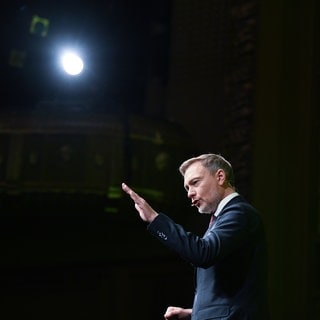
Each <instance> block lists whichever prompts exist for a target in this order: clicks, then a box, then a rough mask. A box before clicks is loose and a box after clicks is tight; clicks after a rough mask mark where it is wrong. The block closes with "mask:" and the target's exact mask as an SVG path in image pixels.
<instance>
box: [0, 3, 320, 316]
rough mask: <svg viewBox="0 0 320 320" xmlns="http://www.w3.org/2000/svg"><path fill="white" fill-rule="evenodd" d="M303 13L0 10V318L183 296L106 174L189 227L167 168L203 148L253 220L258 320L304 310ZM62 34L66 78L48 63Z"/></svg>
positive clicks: (120, 308) (23, 6)
mask: <svg viewBox="0 0 320 320" xmlns="http://www.w3.org/2000/svg"><path fill="white" fill-rule="evenodd" d="M34 15H37V16H39V17H41V18H45V19H47V20H48V21H49V27H48V29H47V30H46V31H47V33H46V34H45V36H42V34H41V32H42V31H43V26H41V25H38V26H37V28H36V29H35V32H30V23H31V21H32V19H33V16H34ZM318 16H319V5H318V3H317V2H316V1H315V0H308V1H298V0H296V1H288V0H281V1H279V0H277V1H252V0H241V1H239V0H237V1H232V0H229V1H218V0H217V1H216V0H214V1H213V0H203V1H201V2H200V1H196V0H193V1H192V0H190V1H189V0H188V1H183V0H175V1H160V0H152V1H147V0H139V1H128V0H123V1H112V0H110V1H84V0H83V1H71V0H66V1H60V2H59V3H54V2H52V1H6V2H4V3H2V9H1V20H0V26H1V30H0V32H1V34H0V36H1V39H0V41H1V47H0V48H1V50H0V81H1V84H0V99H1V100H0V106H1V110H0V217H1V222H0V240H1V241H0V243H1V277H0V282H1V283H0V290H1V291H0V294H1V302H0V306H1V308H0V315H1V318H4V319H20V318H22V317H24V318H25V317H29V318H31V319H40V318H41V319H42V318H46V319H54V318H60V319H65V318H69V319H70V318H72V319H73V318H77V319H106V318H107V319H108V318H118V319H129V318H132V317H139V318H140V319H161V318H163V313H164V312H165V309H166V308H167V306H169V305H177V306H182V307H190V305H191V303H192V298H193V290H194V288H193V270H192V268H191V267H190V266H189V265H188V264H187V263H186V262H185V261H183V260H181V258H179V257H178V256H176V255H175V254H174V253H173V252H171V251H169V250H167V249H166V248H165V247H163V246H161V245H160V244H159V243H158V242H157V241H156V240H155V239H153V238H152V237H150V236H149V234H148V233H147V231H146V226H145V224H144V223H143V222H142V221H140V219H139V218H138V217H137V214H136V212H135V210H134V208H133V206H132V203H131V202H130V200H129V199H128V198H127V197H125V196H124V195H123V193H122V191H121V189H120V184H121V182H122V181H126V182H127V183H129V184H130V185H131V186H133V187H134V188H135V189H136V190H137V191H139V192H140V193H141V194H142V195H143V196H144V197H145V198H146V199H148V200H149V202H150V203H151V204H152V205H153V206H154V207H155V209H157V210H161V211H163V212H165V213H167V214H168V215H170V216H171V217H172V218H173V219H175V220H176V221H177V222H178V223H181V224H183V225H184V226H186V228H187V229H188V230H190V231H193V232H196V233H199V234H202V232H203V230H204V228H205V226H206V224H207V223H208V221H207V219H206V218H205V217H202V216H199V215H197V214H196V212H195V211H194V210H193V209H192V208H191V207H190V205H189V202H188V200H187V198H186V195H185V192H184V190H183V187H182V179H181V177H180V176H179V173H178V171H177V168H178V166H179V164H180V163H181V162H182V161H183V160H185V159H186V158H188V157H190V156H193V155H197V154H199V153H204V152H215V153H222V154H223V155H224V156H225V157H226V158H228V159H229V160H230V161H231V163H233V166H234V170H235V175H236V185H237V187H238V190H239V192H240V193H242V194H243V195H244V196H245V197H247V198H248V199H249V200H250V201H251V202H252V203H253V204H254V205H255V206H256V207H257V208H258V209H259V210H260V212H261V214H262V217H263V219H264V221H265V225H266V230H267V235H268V242H269V255H270V261H269V271H270V280H269V297H270V307H271V314H272V319H279V320H280V319H281V320H283V319H292V318H296V317H297V318H303V319H318V318H319V317H320V305H319V301H320V299H319V290H320V281H319V275H318V269H319V266H320V258H319V257H320V254H319V252H320V251H319V243H320V242H319V235H320V227H319V215H320V214H319V100H318V87H319V59H318V56H319V46H318V43H319V24H318ZM64 44H72V46H75V47H77V48H78V49H79V50H80V51H81V53H82V55H83V57H84V59H85V62H86V64H85V69H84V73H83V74H82V75H81V76H80V77H77V78H75V77H66V75H64V74H63V73H62V72H61V70H60V69H59V68H58V65H57V60H56V53H57V51H58V49H59V48H61V46H62V45H64Z"/></svg>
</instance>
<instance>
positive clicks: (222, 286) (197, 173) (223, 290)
mask: <svg viewBox="0 0 320 320" xmlns="http://www.w3.org/2000/svg"><path fill="white" fill-rule="evenodd" d="M179 170H180V172H181V174H182V175H183V177H184V187H185V189H186V191H187V193H188V198H190V200H191V205H192V206H195V207H196V208H197V209H198V211H199V213H204V214H210V215H211V220H210V221H211V222H210V225H209V228H208V230H207V231H206V232H205V234H204V235H203V236H202V237H199V236H197V235H195V234H193V233H190V232H187V231H186V230H185V229H184V228H183V227H182V226H181V225H179V224H176V223H175V222H174V221H172V220H171V219H170V218H169V217H168V216H166V215H164V214H163V213H158V212H156V211H155V210H154V209H153V208H152V207H151V206H150V205H149V204H148V203H147V202H146V201H145V199H143V198H141V197H140V196H139V195H138V194H137V193H135V192H134V191H133V190H132V189H131V188H129V187H128V186H127V185H126V184H124V183H123V184H122V188H123V190H124V191H125V192H126V193H128V194H129V195H130V197H131V198H132V200H133V201H134V204H135V208H136V210H137V211H138V212H139V214H140V217H141V218H142V219H143V220H144V221H146V222H148V231H149V232H150V233H151V234H152V235H154V236H155V237H157V238H158V239H159V240H160V241H161V242H162V243H163V244H164V245H166V246H168V247H169V248H171V249H173V250H175V251H176V252H177V253H178V254H179V255H180V256H181V257H183V258H184V259H185V260H187V261H189V262H190V263H191V264H192V265H193V266H194V267H195V268H196V293H195V296H194V302H193V307H192V308H190V309H186V308H181V307H168V309H167V310H166V313H165V315H164V317H165V319H167V320H172V319H192V320H210V319H224V320H227V319H228V320H231V319H233V320H235V319H237V320H240V319H241V320H266V319H269V317H268V307H267V289H266V287H267V249H266V241H265V235H264V229H263V224H262V221H261V218H260V216H259V214H258V212H257V211H256V209H255V208H254V207H252V206H251V205H250V204H249V203H248V202H247V201H246V200H245V199H243V198H242V197H241V196H240V195H239V194H238V193H237V192H236V191H235V186H234V176H233V169H232V166H231V164H230V163H229V162H228V161H227V160H225V159H224V158H223V157H222V156H220V155H216V154H203V155H200V156H198V157H195V158H191V159H188V160H186V161H185V162H184V163H182V165H181V166H180V168H179Z"/></svg>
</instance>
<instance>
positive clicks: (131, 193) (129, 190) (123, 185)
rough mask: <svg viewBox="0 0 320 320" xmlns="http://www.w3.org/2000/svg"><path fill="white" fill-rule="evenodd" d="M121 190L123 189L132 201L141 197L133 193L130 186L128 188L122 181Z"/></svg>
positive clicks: (137, 200)
mask: <svg viewBox="0 0 320 320" xmlns="http://www.w3.org/2000/svg"><path fill="white" fill-rule="evenodd" d="M122 190H123V191H125V192H126V193H127V194H128V195H129V196H130V197H131V199H132V200H133V201H134V202H136V203H137V202H139V200H140V199H141V197H140V196H139V195H138V194H137V193H135V192H134V191H133V190H132V189H131V188H129V187H128V186H127V185H126V184H125V183H122Z"/></svg>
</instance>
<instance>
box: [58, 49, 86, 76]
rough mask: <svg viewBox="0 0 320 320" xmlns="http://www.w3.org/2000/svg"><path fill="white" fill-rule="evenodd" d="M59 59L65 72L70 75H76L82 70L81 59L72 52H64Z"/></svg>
mask: <svg viewBox="0 0 320 320" xmlns="http://www.w3.org/2000/svg"><path fill="white" fill-rule="evenodd" d="M61 60H62V66H63V69H64V70H65V72H67V73H68V74H70V75H72V76H75V75H78V74H79V73H80V72H81V71H82V70H83V61H82V59H81V58H80V57H79V56H78V55H76V54H74V53H70V52H69V53H65V54H64V55H63V56H62V59H61Z"/></svg>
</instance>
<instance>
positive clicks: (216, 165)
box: [179, 153, 234, 187]
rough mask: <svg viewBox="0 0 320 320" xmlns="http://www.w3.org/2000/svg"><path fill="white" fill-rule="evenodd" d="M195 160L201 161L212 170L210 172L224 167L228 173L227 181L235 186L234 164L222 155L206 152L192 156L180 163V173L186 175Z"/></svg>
mask: <svg viewBox="0 0 320 320" xmlns="http://www.w3.org/2000/svg"><path fill="white" fill-rule="evenodd" d="M195 162H200V163H201V164H202V165H203V166H204V167H205V168H207V169H208V170H209V171H210V173H215V172H216V171H217V170H218V169H222V170H223V171H224V172H225V174H226V178H227V181H228V182H229V183H230V185H231V186H232V187H234V174H233V168H232V165H231V163H230V162H229V161H227V160H226V159H225V158H224V157H222V156H221V155H219V154H214V153H206V154H202V155H200V156H197V157H193V158H190V159H188V160H186V161H184V162H183V163H182V164H181V165H180V167H179V171H180V173H181V174H182V175H183V176H184V174H185V172H186V170H187V169H188V168H189V167H190V165H191V164H193V163H195Z"/></svg>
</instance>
